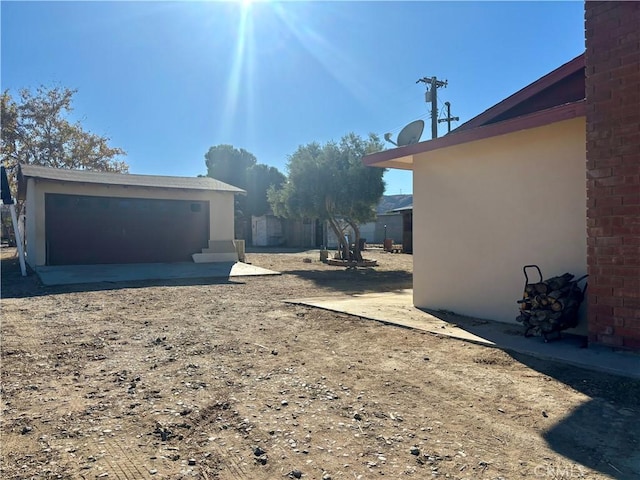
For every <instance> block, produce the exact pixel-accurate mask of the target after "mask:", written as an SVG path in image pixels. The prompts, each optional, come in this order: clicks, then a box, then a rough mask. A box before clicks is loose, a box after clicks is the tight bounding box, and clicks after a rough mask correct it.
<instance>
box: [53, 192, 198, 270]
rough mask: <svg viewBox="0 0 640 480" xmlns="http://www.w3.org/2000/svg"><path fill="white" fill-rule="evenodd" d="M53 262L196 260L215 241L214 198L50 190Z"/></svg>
mask: <svg viewBox="0 0 640 480" xmlns="http://www.w3.org/2000/svg"><path fill="white" fill-rule="evenodd" d="M45 209H46V217H45V218H46V227H45V228H46V242H47V263H48V264H49V265H80V264H103V263H160V262H183V261H191V254H193V253H196V252H199V251H200V250H201V249H202V248H206V247H207V245H208V240H209V202H205V201H186V200H158V199H136V198H114V197H91V196H77V195H62V194H47V195H46V198H45Z"/></svg>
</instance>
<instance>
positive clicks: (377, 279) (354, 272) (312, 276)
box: [281, 267, 413, 293]
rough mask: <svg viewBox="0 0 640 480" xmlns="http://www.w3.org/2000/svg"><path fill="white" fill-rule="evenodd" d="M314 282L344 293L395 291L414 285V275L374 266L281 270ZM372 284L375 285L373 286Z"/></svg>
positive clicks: (320, 286) (324, 287)
mask: <svg viewBox="0 0 640 480" xmlns="http://www.w3.org/2000/svg"><path fill="white" fill-rule="evenodd" d="M281 273H282V274H286V275H295V276H297V277H299V278H301V279H303V280H307V281H310V282H313V284H314V285H315V286H316V287H319V288H323V289H328V290H334V291H336V292H343V293H372V292H395V291H401V290H406V289H407V288H411V287H412V285H413V275H412V274H411V273H409V272H407V271H406V270H376V268H375V267H373V268H357V269H345V268H342V267H336V269H335V270H281ZM371 285H374V287H373V288H372V287H371Z"/></svg>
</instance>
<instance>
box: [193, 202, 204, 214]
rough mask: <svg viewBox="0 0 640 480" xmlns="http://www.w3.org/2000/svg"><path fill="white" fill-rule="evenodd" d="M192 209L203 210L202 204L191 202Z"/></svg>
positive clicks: (195, 210) (194, 210)
mask: <svg viewBox="0 0 640 480" xmlns="http://www.w3.org/2000/svg"><path fill="white" fill-rule="evenodd" d="M191 211H192V212H200V211H202V205H201V204H199V203H192V204H191Z"/></svg>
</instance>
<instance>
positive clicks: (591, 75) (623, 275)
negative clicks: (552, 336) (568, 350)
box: [585, 1, 640, 350]
mask: <svg viewBox="0 0 640 480" xmlns="http://www.w3.org/2000/svg"><path fill="white" fill-rule="evenodd" d="M585 30H586V31H585V36H586V53H585V63H586V97H587V100H586V102H587V245H588V248H587V264H588V273H589V287H588V298H589V300H588V321H589V340H590V342H594V343H600V344H605V345H611V346H615V347H622V348H629V349H633V350H640V2H595V1H587V2H585Z"/></svg>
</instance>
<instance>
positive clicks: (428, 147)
mask: <svg viewBox="0 0 640 480" xmlns="http://www.w3.org/2000/svg"><path fill="white" fill-rule="evenodd" d="M585 115H586V108H585V101H584V100H581V101H578V102H571V103H566V104H564V105H559V106H557V107H553V108H548V109H546V110H541V111H539V112H534V113H530V114H528V115H523V116H521V117H516V118H511V119H509V120H505V121H503V122H498V123H492V124H489V125H485V126H481V127H476V128H473V129H469V130H461V131H453V132H451V133H450V134H448V135H445V136H444V137H440V138H435V139H433V140H427V141H424V142H420V143H414V144H413V145H407V146H404V147H399V148H392V149H389V150H383V151H382V152H377V153H373V154H370V155H367V156H365V157H364V158H363V159H362V161H363V163H364V164H365V165H367V166H369V167H380V168H402V169H404V170H412V169H413V161H414V157H415V155H418V154H421V153H426V152H430V151H434V150H439V149H442V148H448V147H452V146H454V145H460V144H463V143H469V142H474V141H477V140H483V139H486V138H491V137H497V136H499V135H506V134H509V133H514V132H518V131H521V130H528V129H530V128H537V127H542V126H544V125H549V124H552V123H557V122H562V121H565V120H571V119H573V118H577V117H583V116H585Z"/></svg>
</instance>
